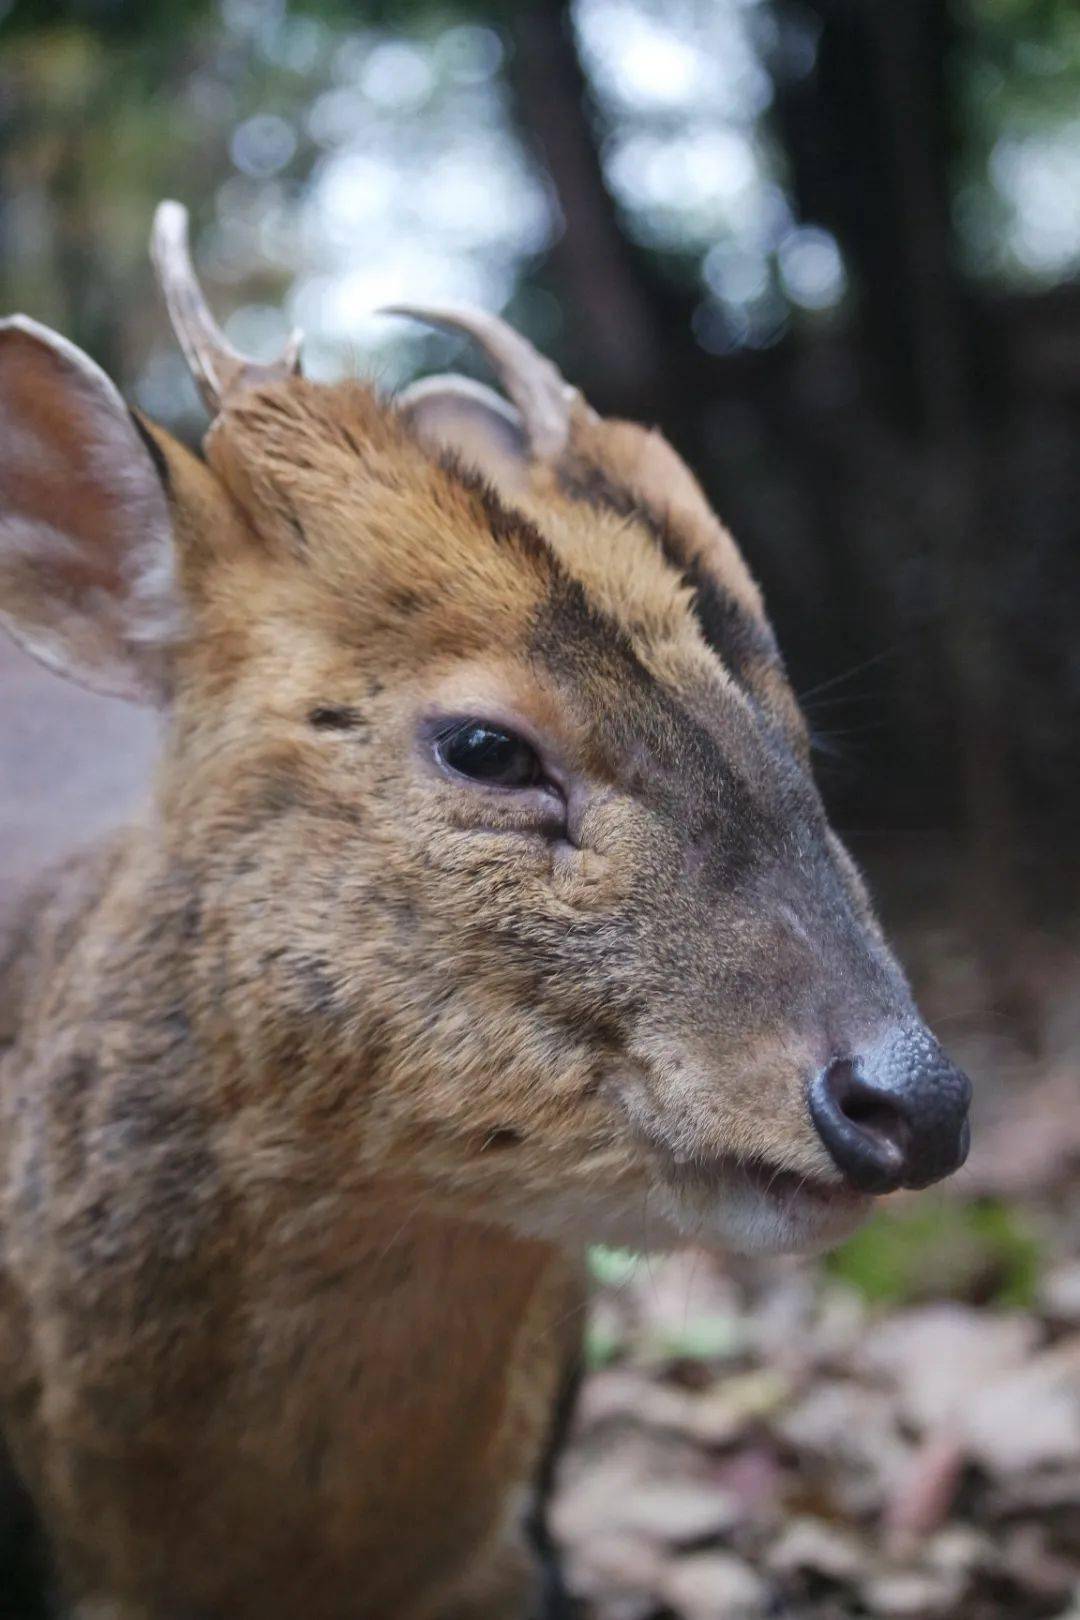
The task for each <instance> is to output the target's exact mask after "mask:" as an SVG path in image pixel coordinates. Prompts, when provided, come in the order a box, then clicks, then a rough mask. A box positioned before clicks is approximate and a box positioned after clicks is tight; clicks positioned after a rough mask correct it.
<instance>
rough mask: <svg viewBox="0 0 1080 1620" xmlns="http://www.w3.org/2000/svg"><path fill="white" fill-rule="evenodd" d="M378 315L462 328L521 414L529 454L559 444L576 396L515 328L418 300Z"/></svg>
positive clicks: (545, 453)
mask: <svg viewBox="0 0 1080 1620" xmlns="http://www.w3.org/2000/svg"><path fill="white" fill-rule="evenodd" d="M380 314H383V315H407V316H410V317H411V318H412V319H413V320H417V321H425V322H426V323H427V324H428V325H429V326H441V327H445V328H447V329H448V330H449V331H452V332H464V333H466V334H467V336H469V337H471V338H473V339H474V340H475V341H476V342H477V343H478V344H479V345H480V347H481V348H482V349H483V351H484V353H485V354H486V355H487V357H488V359H489V360H490V362H491V365H492V367H493V369H494V371H495V374H496V376H497V377H498V378H499V381H500V382H501V383H502V385H503V387H504V388H505V389H506V392H507V393H508V394H509V395H510V398H511V399H512V400H513V402H514V404H515V405H516V406H517V408H518V410H519V412H520V413H521V423H522V427H523V429H524V432H525V437H526V440H527V442H528V446H529V450H530V452H531V453H532V455H533V456H535V457H537V458H538V459H539V460H542V461H547V460H551V459H554V458H555V457H556V456H558V455H559V454H560V452H561V451H562V450H563V449H565V447H566V442H567V439H568V438H569V435H570V418H571V413H572V411H573V409H574V407H575V405H576V404H578V403H579V402H580V401H581V395H580V394H579V392H578V390H577V389H576V388H573V387H571V385H570V384H569V383H568V382H567V381H566V379H565V378H564V377H563V376H562V375H561V374H560V373H559V372H558V371H557V370H556V368H555V367H554V366H553V365H552V363H551V361H550V360H545V359H544V356H543V355H542V354H538V353H537V351H536V350H535V349H534V348H533V346H532V344H531V343H530V342H529V341H528V340H527V339H526V338H523V337H522V336H521V333H520V332H515V331H514V329H513V327H512V326H508V325H507V324H506V322H505V321H503V320H500V319H499V317H498V316H497V315H488V314H485V313H484V311H482V310H477V309H463V308H457V307H456V306H451V305H443V306H440V307H438V308H428V307H424V306H422V305H419V304H388V305H386V307H385V308H384V309H382V310H381V311H380Z"/></svg>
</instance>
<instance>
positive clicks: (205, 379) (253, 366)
mask: <svg viewBox="0 0 1080 1620" xmlns="http://www.w3.org/2000/svg"><path fill="white" fill-rule="evenodd" d="M150 257H151V258H152V259H153V261H154V269H155V270H156V271H157V277H158V281H159V282H160V284H161V290H162V292H163V293H164V295H165V303H166V305H167V306H168V310H169V319H170V320H171V321H172V325H173V331H174V332H175V333H176V336H177V340H178V342H179V344H180V347H181V349H182V350H183V351H184V358H185V359H186V361H187V363H188V365H189V366H190V368H191V374H192V376H193V377H194V378H195V382H196V384H197V386H198V389H199V392H200V394H201V395H202V397H203V400H204V401H205V403H206V406H207V409H208V410H209V411H210V413H211V414H212V415H214V414H216V413H217V412H218V411H219V410H220V409H221V407H222V405H223V404H224V403H225V402H226V401H227V400H228V399H229V397H230V396H232V395H235V394H236V392H237V391H238V390H240V389H244V388H253V387H255V386H256V385H257V384H259V383H262V382H272V381H275V380H277V379H280V378H283V377H290V376H293V375H294V374H295V373H296V372H298V371H299V370H300V333H299V332H294V333H293V334H292V336H291V337H290V338H289V341H288V343H287V344H286V345H285V349H284V351H283V353H282V354H281V356H280V358H279V359H277V360H273V361H271V362H270V363H269V364H264V363H262V362H260V361H258V360H252V359H250V358H249V357H248V356H247V355H243V354H241V353H240V352H239V350H237V349H234V348H233V346H232V344H231V343H230V342H229V341H228V339H227V338H226V337H225V334H224V333H223V332H222V330H221V328H220V327H219V326H218V324H217V322H216V321H215V320H214V317H213V316H212V315H211V313H210V309H209V306H208V305H207V302H206V299H205V298H204V297H203V295H202V289H201V288H200V286H199V283H198V281H197V280H196V279H195V271H194V268H193V266H192V263H191V252H190V249H189V247H188V212H187V209H186V208H185V207H183V205H182V204H181V203H178V202H163V203H160V204H159V205H158V209H157V212H156V213H155V215H154V228H153V232H152V234H151V238H150Z"/></svg>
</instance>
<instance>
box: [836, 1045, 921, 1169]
mask: <svg viewBox="0 0 1080 1620" xmlns="http://www.w3.org/2000/svg"><path fill="white" fill-rule="evenodd" d="M833 1068H834V1069H836V1068H839V1069H840V1070H841V1071H842V1072H841V1073H840V1074H839V1075H837V1076H835V1077H834V1078H833V1081H832V1089H833V1096H834V1097H835V1098H836V1103H837V1106H838V1108H839V1109H840V1112H841V1113H842V1114H843V1116H844V1118H845V1119H849V1120H850V1121H851V1123H852V1124H853V1125H856V1126H858V1128H859V1129H860V1130H863V1131H868V1132H870V1133H871V1134H872V1135H875V1136H877V1137H879V1138H881V1139H882V1140H883V1141H885V1142H888V1143H890V1144H891V1145H893V1146H895V1147H896V1148H898V1149H899V1150H900V1151H901V1152H902V1153H904V1154H905V1155H906V1153H907V1149H908V1147H909V1146H910V1143H911V1127H910V1125H909V1124H908V1122H907V1120H906V1119H905V1118H904V1116H903V1114H902V1113H901V1112H900V1109H899V1108H898V1107H897V1106H896V1104H895V1103H894V1102H893V1101H892V1099H891V1098H890V1097H884V1096H882V1094H881V1092H880V1091H875V1090H874V1089H873V1088H872V1087H871V1086H868V1085H866V1084H865V1082H864V1081H862V1080H860V1079H859V1077H858V1075H857V1074H856V1072H855V1068H854V1065H853V1064H852V1063H851V1062H850V1061H849V1060H847V1059H844V1060H842V1061H841V1063H840V1064H834V1065H833Z"/></svg>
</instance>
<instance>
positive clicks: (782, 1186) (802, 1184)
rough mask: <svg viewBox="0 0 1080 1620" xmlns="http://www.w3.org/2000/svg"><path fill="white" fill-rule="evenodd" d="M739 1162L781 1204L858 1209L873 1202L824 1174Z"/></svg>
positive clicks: (742, 1170) (747, 1176)
mask: <svg viewBox="0 0 1080 1620" xmlns="http://www.w3.org/2000/svg"><path fill="white" fill-rule="evenodd" d="M735 1163H736V1164H737V1166H738V1170H739V1172H740V1173H741V1175H742V1176H743V1177H745V1179H746V1180H747V1181H748V1182H750V1184H751V1186H752V1187H754V1188H755V1190H756V1191H757V1192H760V1193H761V1194H763V1196H764V1197H766V1198H772V1199H774V1200H775V1201H776V1202H777V1203H793V1202H799V1201H803V1202H806V1203H810V1204H814V1203H816V1204H822V1205H825V1206H827V1207H829V1208H835V1209H858V1208H860V1207H861V1206H862V1205H863V1204H866V1203H868V1202H869V1200H868V1198H867V1196H866V1194H865V1193H860V1192H857V1191H856V1190H855V1189H854V1188H853V1187H845V1186H843V1185H841V1184H840V1183H838V1182H835V1181H825V1180H823V1179H822V1178H821V1177H820V1176H808V1175H804V1174H802V1173H800V1172H799V1171H797V1170H782V1169H780V1168H778V1167H777V1166H776V1165H770V1164H765V1163H763V1162H761V1161H760V1160H743V1161H738V1160H737V1161H735Z"/></svg>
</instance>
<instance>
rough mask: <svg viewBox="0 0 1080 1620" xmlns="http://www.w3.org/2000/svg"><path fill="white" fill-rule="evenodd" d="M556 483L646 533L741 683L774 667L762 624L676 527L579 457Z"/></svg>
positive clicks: (775, 654)
mask: <svg viewBox="0 0 1080 1620" xmlns="http://www.w3.org/2000/svg"><path fill="white" fill-rule="evenodd" d="M559 483H560V486H561V488H562V490H563V493H564V494H566V495H568V496H569V497H570V498H571V500H578V501H584V502H586V503H587V504H588V505H591V506H598V507H603V508H604V509H605V510H607V511H612V512H617V513H618V515H619V516H620V517H625V518H632V519H634V520H635V521H636V522H638V523H639V524H640V525H641V526H642V527H643V528H644V529H645V530H646V531H647V533H648V534H649V535H650V536H651V538H652V540H653V542H654V544H655V545H656V546H657V548H658V550H659V551H660V553H661V555H662V556H663V558H664V561H665V562H666V563H667V564H668V566H669V567H671V568H673V569H674V570H675V571H676V573H677V574H678V575H679V576H680V578H681V579H682V581H683V583H684V584H685V585H687V586H689V588H690V590H691V591H692V592H693V602H694V614H695V617H696V618H697V621H698V624H699V626H700V628H701V633H702V635H703V636H704V637H705V640H706V641H707V642H708V644H709V646H710V647H711V648H712V649H713V651H714V652H715V653H716V655H717V656H718V657H719V658H720V659H721V660H722V661H723V663H724V664H725V666H726V667H727V668H728V669H729V670H730V672H731V674H732V675H733V676H734V677H735V679H736V680H738V681H740V682H741V683H742V684H743V685H748V684H750V683H751V682H752V679H753V675H754V674H755V673H760V671H761V669H762V668H763V667H764V666H771V667H774V668H779V667H780V654H779V650H778V649H777V646H776V641H775V639H774V637H773V634H772V631H771V630H770V628H769V626H768V625H767V624H764V623H763V622H762V621H761V620H760V619H758V618H756V617H755V616H754V615H753V614H752V613H748V612H747V610H746V609H745V608H744V607H743V606H742V604H741V603H740V602H737V601H736V599H735V597H734V596H732V594H731V592H730V591H726V590H725V589H724V587H723V585H722V584H721V583H720V582H719V580H716V579H714V578H712V576H711V575H710V574H709V573H708V571H707V570H706V569H705V568H704V566H703V565H702V563H701V562H700V561H699V560H698V558H697V557H695V556H694V555H693V554H692V553H691V551H690V550H689V548H688V547H687V545H686V543H685V541H684V540H683V538H682V536H681V535H680V534H679V532H678V530H677V529H675V528H673V527H672V525H671V524H670V523H669V522H668V521H667V520H666V519H665V518H663V517H662V516H661V515H660V514H659V513H658V512H655V511H654V510H653V509H652V508H651V507H650V506H648V505H647V504H646V503H645V502H643V501H642V500H640V499H639V497H638V496H636V495H635V494H634V493H633V491H632V490H629V489H627V488H626V486H625V485H624V484H620V483H618V482H617V481H616V480H615V479H613V478H612V477H611V475H610V473H609V472H608V471H607V470H606V468H604V467H601V466H599V465H598V464H597V463H596V462H593V461H589V460H586V459H585V458H584V457H583V456H580V455H577V456H574V455H571V456H568V457H567V458H566V459H565V461H564V462H563V464H562V465H561V466H560V468H559Z"/></svg>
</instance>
